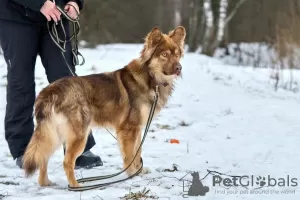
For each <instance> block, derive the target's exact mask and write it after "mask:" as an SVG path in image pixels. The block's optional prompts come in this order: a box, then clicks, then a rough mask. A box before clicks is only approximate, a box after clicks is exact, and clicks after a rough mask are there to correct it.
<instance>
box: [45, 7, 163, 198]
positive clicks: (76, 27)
mask: <svg viewBox="0 0 300 200" xmlns="http://www.w3.org/2000/svg"><path fill="white" fill-rule="evenodd" d="M68 5H70V4H68ZM70 6H73V5H70ZM73 7H74V6H73ZM57 9H58V10H59V11H60V12H61V13H62V15H63V16H64V17H65V18H66V19H67V20H69V22H71V23H72V26H73V35H72V36H71V37H70V39H67V36H66V31H65V28H64V25H63V22H62V20H60V21H59V23H60V26H61V29H62V31H63V33H64V39H60V38H59V36H58V32H57V28H56V24H55V23H53V26H52V27H50V22H48V23H47V27H48V31H49V34H50V36H51V38H52V40H53V42H54V43H55V44H56V46H57V47H58V48H59V49H60V50H61V54H62V56H63V58H64V60H65V63H66V65H67V67H68V68H69V70H70V72H71V74H72V75H73V76H77V75H76V74H75V73H74V72H73V70H72V68H71V67H70V65H69V64H68V62H67V60H66V57H65V55H64V53H65V52H66V51H67V49H66V43H67V42H71V41H72V40H73V39H74V40H75V41H74V44H73V45H74V47H73V48H72V54H73V65H74V66H76V65H79V59H78V57H77V56H81V57H82V58H83V62H82V63H81V64H80V65H83V64H84V62H85V60H84V57H83V56H82V55H81V54H80V53H79V51H78V40H77V35H78V33H79V30H80V25H79V13H78V12H77V10H76V9H75V8H74V9H75V10H76V12H77V18H76V19H72V18H71V17H69V16H68V15H67V13H65V11H64V10H62V9H61V8H60V7H59V6H57ZM158 97H159V91H158V86H156V87H155V96H154V101H153V104H152V106H151V109H150V112H149V117H148V120H147V124H146V127H145V131H144V136H143V139H142V140H141V144H140V145H139V148H138V150H137V151H136V154H135V156H134V158H133V159H132V161H131V162H130V164H129V165H128V166H127V167H126V168H125V169H123V170H122V171H120V172H118V173H115V174H110V175H106V176H95V177H88V178H81V179H78V180H77V182H78V183H85V182H92V181H98V180H104V179H109V178H112V177H115V176H118V175H120V174H122V173H123V172H125V171H126V170H127V169H128V168H129V167H130V166H131V165H132V163H133V162H134V160H135V158H136V156H137V154H138V152H139V150H140V149H141V147H142V145H143V143H144V141H145V139H146V136H147V133H148V130H149V127H150V124H151V121H152V119H153V116H154V112H155V108H156V105H157V102H158ZM142 169H143V159H142V158H141V167H140V168H139V169H138V170H137V171H136V172H135V173H134V174H133V175H131V176H128V177H127V178H124V179H120V180H117V181H112V182H107V183H101V184H95V185H88V186H81V187H71V186H70V185H68V190H69V191H77V192H82V191H86V190H92V189H96V188H100V187H104V186H107V185H111V184H115V183H119V182H122V181H126V180H129V179H131V178H133V177H134V176H136V175H138V174H140V173H141V172H142Z"/></svg>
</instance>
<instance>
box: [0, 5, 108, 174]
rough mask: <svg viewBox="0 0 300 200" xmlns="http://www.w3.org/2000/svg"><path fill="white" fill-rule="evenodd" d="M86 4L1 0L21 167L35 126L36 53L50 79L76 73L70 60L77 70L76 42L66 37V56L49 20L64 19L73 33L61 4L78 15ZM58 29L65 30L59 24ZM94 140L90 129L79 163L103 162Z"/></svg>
mask: <svg viewBox="0 0 300 200" xmlns="http://www.w3.org/2000/svg"><path fill="white" fill-rule="evenodd" d="M83 4H84V2H83V0H56V1H55V2H53V1H50V0H1V1H0V44H1V48H2V50H3V53H4V59H5V61H6V64H7V88H6V91H7V94H6V101H7V104H6V113H5V119H4V127H5V139H6V141H7V143H8V147H9V150H10V153H11V155H12V157H13V159H14V160H16V165H17V166H19V167H20V168H22V163H23V161H22V158H23V154H24V151H25V149H26V146H27V144H28V143H29V140H30V138H31V136H32V134H33V130H34V119H33V105H34V101H35V97H36V91H35V80H34V77H35V75H34V71H35V64H36V59H37V56H38V55H39V56H40V58H41V62H42V65H43V67H44V69H45V72H46V76H47V79H48V82H49V83H52V82H53V81H55V80H58V79H60V78H62V77H66V76H71V75H72V73H71V72H70V70H69V68H68V67H67V65H66V62H65V61H67V62H68V63H69V65H70V66H71V67H72V68H73V69H72V70H73V72H75V66H74V64H72V63H73V57H72V56H73V54H72V52H71V48H72V46H71V45H72V44H71V43H67V46H66V48H67V52H66V53H65V58H66V60H64V58H63V56H62V54H61V50H60V49H59V48H58V47H57V46H56V45H55V43H54V42H53V41H52V39H51V37H50V35H49V32H48V29H47V21H49V23H51V22H52V23H58V22H59V20H62V22H63V24H64V26H65V31H66V33H67V34H68V35H70V30H69V29H68V25H69V24H68V21H67V20H66V19H65V18H63V17H62V14H61V13H60V12H59V10H58V9H57V7H56V5H58V6H60V7H61V8H63V9H64V10H65V11H66V12H67V14H68V15H69V16H70V17H72V18H76V17H77V14H78V13H79V12H80V11H81V10H82V8H83ZM75 9H76V10H77V12H78V13H77V12H76V10H75ZM57 29H58V32H60V34H61V33H62V30H60V29H59V26H57ZM95 144H96V143H95V140H94V138H93V135H92V133H91V134H90V136H89V138H88V141H87V143H86V147H85V149H84V152H83V153H82V154H81V155H80V156H79V157H78V158H77V160H76V164H75V167H76V168H91V167H95V166H102V165H103V162H102V160H101V158H100V156H97V155H95V154H93V153H92V152H91V148H92V147H93V146H94V145H95Z"/></svg>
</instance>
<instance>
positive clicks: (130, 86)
mask: <svg viewBox="0 0 300 200" xmlns="http://www.w3.org/2000/svg"><path fill="white" fill-rule="evenodd" d="M185 37H186V31H185V29H184V27H182V26H179V27H177V28H175V29H174V30H172V31H170V32H169V34H163V33H162V32H161V30H160V29H159V28H157V27H155V28H153V29H152V31H151V32H150V33H148V35H147V36H146V38H145V43H144V47H143V50H142V52H141V55H140V57H139V58H137V59H134V60H132V61H131V62H130V63H129V64H128V65H126V66H125V67H124V68H121V69H119V70H116V71H113V72H107V73H100V74H92V75H87V76H77V77H66V78H62V79H60V80H57V81H56V82H54V83H52V84H50V85H49V86H48V87H46V88H44V89H43V90H42V91H41V92H40V93H39V95H38V97H37V99H36V102H35V107H34V108H35V113H34V115H35V118H36V122H37V125H36V129H35V131H34V134H33V136H32V138H31V140H30V143H29V145H28V146H27V149H26V152H25V154H24V165H23V167H24V169H25V172H26V175H27V176H30V175H32V174H33V173H34V172H35V171H36V169H38V168H39V169H40V174H39V180H38V182H39V184H40V185H41V186H48V185H51V182H50V181H49V179H48V174H47V165H48V160H49V158H50V156H51V155H52V154H53V153H54V151H55V150H56V149H57V148H58V147H60V145H62V144H63V143H65V145H66V146H65V147H66V152H65V157H64V162H63V166H64V170H65V173H66V176H67V179H68V182H69V185H70V186H72V187H78V186H79V184H78V182H77V181H76V179H75V175H74V166H75V160H76V158H77V157H78V156H79V155H80V154H81V153H82V152H83V150H84V147H85V144H86V140H87V137H88V134H89V133H90V130H91V128H93V127H111V128H114V129H115V130H116V133H117V138H118V142H119V146H120V150H121V152H122V157H123V165H124V168H126V167H127V166H128V164H129V163H130V162H131V161H132V159H133V157H134V155H135V153H136V151H137V148H138V147H139V145H140V142H141V130H142V128H143V126H145V124H146V122H147V119H148V115H149V112H150V107H151V105H152V103H153V100H154V95H155V87H156V86H157V85H158V86H159V99H158V103H157V107H156V110H155V114H157V113H158V112H159V111H160V110H161V109H162V108H163V107H164V106H165V105H166V103H167V101H168V98H169V97H170V95H171V94H172V91H173V89H174V81H175V79H176V78H177V77H180V76H181V65H180V63H179V61H180V58H181V57H182V56H183V54H184V40H185ZM140 158H141V151H139V152H138V156H137V157H136V159H135V161H134V163H133V165H131V167H130V168H129V169H128V170H127V171H126V172H127V174H128V175H132V174H133V173H135V172H136V170H137V169H139V167H140V166H141V163H140Z"/></svg>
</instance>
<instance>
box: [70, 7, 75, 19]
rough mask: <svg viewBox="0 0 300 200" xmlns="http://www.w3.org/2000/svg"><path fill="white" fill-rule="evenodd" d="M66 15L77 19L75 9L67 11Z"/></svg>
mask: <svg viewBox="0 0 300 200" xmlns="http://www.w3.org/2000/svg"><path fill="white" fill-rule="evenodd" d="M68 15H69V16H70V17H71V18H72V19H76V17H77V13H76V11H75V9H74V8H72V7H71V8H70V9H69V12H68Z"/></svg>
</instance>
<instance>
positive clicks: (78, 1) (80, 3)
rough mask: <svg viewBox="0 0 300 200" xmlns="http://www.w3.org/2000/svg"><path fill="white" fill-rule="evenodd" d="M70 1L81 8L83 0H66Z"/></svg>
mask: <svg viewBox="0 0 300 200" xmlns="http://www.w3.org/2000/svg"><path fill="white" fill-rule="evenodd" d="M70 1H73V2H76V3H77V4H78V7H79V10H82V9H83V3H84V0H67V2H70Z"/></svg>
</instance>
